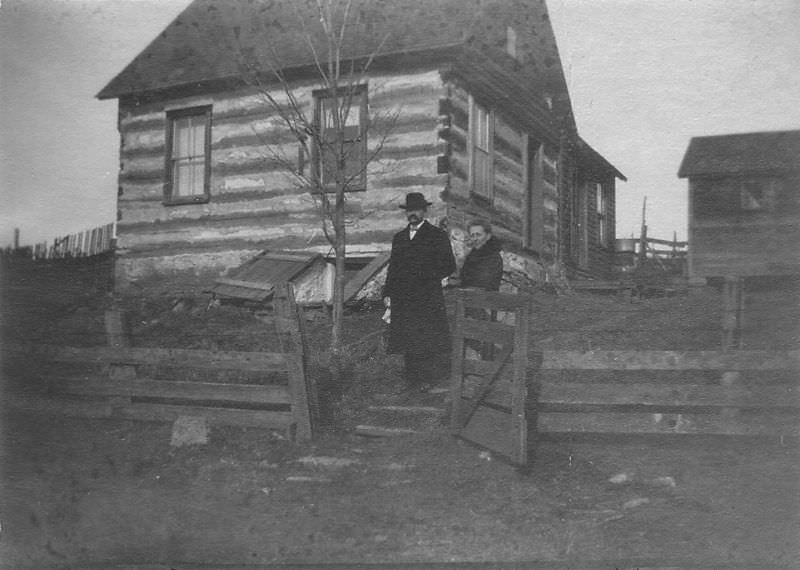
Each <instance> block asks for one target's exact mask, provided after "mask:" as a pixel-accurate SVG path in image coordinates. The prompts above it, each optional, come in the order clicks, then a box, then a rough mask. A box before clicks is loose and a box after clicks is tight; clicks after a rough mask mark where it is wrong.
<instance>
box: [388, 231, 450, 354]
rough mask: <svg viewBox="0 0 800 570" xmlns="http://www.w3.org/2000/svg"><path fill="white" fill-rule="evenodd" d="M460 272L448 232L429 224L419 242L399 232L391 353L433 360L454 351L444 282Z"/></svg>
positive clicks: (391, 282) (392, 265) (391, 291)
mask: <svg viewBox="0 0 800 570" xmlns="http://www.w3.org/2000/svg"><path fill="white" fill-rule="evenodd" d="M455 270H456V261H455V258H454V257H453V250H452V248H451V247H450V239H449V238H448V237H447V233H446V232H444V231H443V230H440V229H439V228H437V227H435V226H433V225H431V224H430V223H429V222H427V221H426V222H425V223H423V224H422V225H421V226H420V227H419V229H418V230H417V233H416V235H415V236H414V239H410V238H409V229H408V227H406V228H405V229H404V230H402V231H400V232H398V233H396V234H395V236H394V238H393V239H392V254H391V258H390V259H389V268H388V271H387V274H386V285H385V287H384V289H383V296H384V297H389V298H390V299H391V300H392V304H391V315H392V317H391V322H390V323H389V341H388V347H387V352H389V353H404V354H411V355H419V356H430V355H433V354H439V353H442V352H447V351H449V350H450V328H449V327H448V324H447V314H446V312H445V307H444V294H443V293H442V279H444V278H445V277H447V276H449V275H451V274H452V273H453V272H454V271H455Z"/></svg>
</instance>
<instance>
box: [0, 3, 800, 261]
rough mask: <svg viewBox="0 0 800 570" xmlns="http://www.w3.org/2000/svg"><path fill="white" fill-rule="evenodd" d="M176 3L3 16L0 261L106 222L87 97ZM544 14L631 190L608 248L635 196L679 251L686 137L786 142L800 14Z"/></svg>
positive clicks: (578, 6) (103, 104) (93, 111)
mask: <svg viewBox="0 0 800 570" xmlns="http://www.w3.org/2000/svg"><path fill="white" fill-rule="evenodd" d="M189 1H190V0H2V5H0V199H2V207H1V208H0V246H3V245H7V244H9V243H11V241H12V240H13V229H14V228H15V227H18V228H20V230H21V242H22V243H23V244H32V243H34V242H38V241H43V240H48V241H51V240H52V238H54V237H56V236H58V235H62V234H65V233H70V232H76V231H80V230H83V229H88V228H91V227H94V226H97V225H101V224H104V223H108V222H110V221H112V220H113V219H114V217H115V211H116V206H115V200H116V188H117V182H116V177H117V168H118V152H119V149H118V146H119V137H118V134H117V132H116V109H117V105H116V101H115V100H112V101H98V100H97V99H95V98H94V96H95V94H96V93H97V92H98V91H99V90H100V89H101V88H102V87H103V86H104V85H105V84H106V83H107V82H108V81H109V80H110V79H111V78H112V77H113V76H114V75H115V74H116V73H117V72H119V71H120V70H121V69H122V68H123V67H124V66H125V65H126V64H127V63H128V62H129V61H130V60H131V59H132V58H133V57H135V56H136V54H137V53H139V51H141V50H142V49H143V48H144V47H145V46H146V45H147V44H148V43H149V42H150V41H151V40H152V39H153V38H154V37H155V36H156V35H157V34H158V33H159V32H160V31H161V30H162V29H163V28H164V27H165V26H166V25H167V24H169V22H170V21H171V20H172V19H173V18H174V17H175V16H176V15H177V14H178V13H179V12H180V11H181V10H182V9H183V8H184V7H185V6H186V5H188V4H189ZM221 1H222V0H221ZM431 1H435V0H431ZM548 6H549V8H550V13H551V17H552V21H553V26H554V29H555V33H556V38H557V41H558V45H559V49H560V52H561V58H562V62H563V65H564V69H565V73H566V76H567V82H568V85H569V88H570V93H571V96H572V103H573V107H574V110H575V115H576V120H577V124H578V129H579V131H580V133H581V135H582V136H583V138H584V139H586V140H587V141H588V142H589V144H591V145H592V146H593V147H594V148H595V149H597V150H598V151H599V152H600V153H601V154H603V155H604V156H605V157H606V158H607V159H608V160H609V161H610V162H612V163H613V164H614V165H615V166H616V167H617V168H618V169H619V170H621V171H622V172H623V173H624V174H625V175H626V176H627V177H628V180H629V181H628V182H627V183H620V184H619V186H618V192H617V196H618V198H617V236H618V237H628V236H630V235H634V234H635V235H638V232H639V225H640V223H641V214H642V201H643V198H644V197H645V196H647V221H648V225H649V234H650V235H651V236H656V237H664V238H669V237H672V232H673V231H677V233H678V236H679V238H683V237H684V236H685V235H686V215H687V214H686V194H687V192H686V181H685V180H680V179H678V178H677V176H676V173H677V170H678V166H679V165H680V161H681V158H682V156H683V153H684V151H685V149H686V145H687V144H688V142H689V139H690V138H691V137H692V136H699V135H709V134H723V133H733V132H746V131H758V130H778V129H800V63H799V62H800V0H548Z"/></svg>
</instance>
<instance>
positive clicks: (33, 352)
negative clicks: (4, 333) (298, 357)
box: [4, 345, 287, 372]
mask: <svg viewBox="0 0 800 570" xmlns="http://www.w3.org/2000/svg"><path fill="white" fill-rule="evenodd" d="M6 348H7V347H4V350H5V349H6ZM8 348H11V347H8ZM11 350H13V348H11ZM16 354H17V355H19V356H28V357H29V358H41V359H44V360H51V361H57V362H72V363H87V364H92V363H94V364H131V365H136V364H152V365H163V366H176V367H185V368H208V369H213V370H240V371H254V372H260V371H264V372H272V371H286V370H287V359H286V355H285V354H282V353H279V352H236V351H211V350H194V349H182V348H130V347H129V348H109V347H89V348H81V347H68V346H57V345H35V346H34V347H28V348H25V347H21V350H18V351H17V352H16Z"/></svg>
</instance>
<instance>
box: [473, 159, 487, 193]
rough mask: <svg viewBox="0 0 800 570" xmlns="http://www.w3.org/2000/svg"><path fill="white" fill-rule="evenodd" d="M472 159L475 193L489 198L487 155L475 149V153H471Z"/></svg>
mask: <svg viewBox="0 0 800 570" xmlns="http://www.w3.org/2000/svg"><path fill="white" fill-rule="evenodd" d="M473 159H474V161H475V169H474V176H475V180H474V188H475V192H476V193H478V194H481V195H483V196H489V188H490V183H491V181H490V180H489V155H488V154H486V153H485V152H481V151H480V150H477V149H476V151H475V152H474V153H473Z"/></svg>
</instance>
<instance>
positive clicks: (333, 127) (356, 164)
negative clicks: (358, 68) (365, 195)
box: [312, 85, 367, 192]
mask: <svg viewBox="0 0 800 570" xmlns="http://www.w3.org/2000/svg"><path fill="white" fill-rule="evenodd" d="M314 103H315V107H314V122H315V124H316V126H317V131H318V132H319V140H318V141H315V143H316V144H314V145H313V146H312V149H313V153H314V154H313V157H312V160H313V164H314V173H315V175H316V177H317V180H318V181H319V183H320V186H321V187H322V188H324V189H325V191H326V192H328V191H330V192H334V191H335V190H336V187H337V174H338V175H339V176H340V177H341V180H340V182H341V183H342V184H344V186H345V191H346V192H355V191H363V190H366V189H367V164H366V158H367V132H366V124H367V87H366V85H359V86H356V87H342V88H340V89H339V90H338V91H337V92H336V93H335V94H332V93H331V92H330V91H329V90H319V91H315V92H314ZM337 118H338V121H337ZM337 122H338V124H339V125H341V134H342V137H341V144H339V143H338V141H337V139H338V138H339V137H338V136H337V135H338V131H337Z"/></svg>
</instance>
